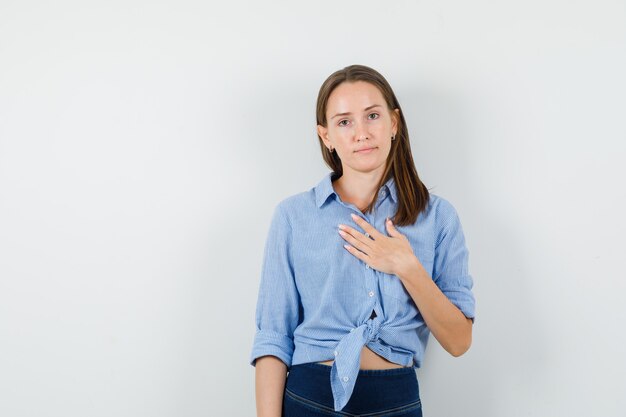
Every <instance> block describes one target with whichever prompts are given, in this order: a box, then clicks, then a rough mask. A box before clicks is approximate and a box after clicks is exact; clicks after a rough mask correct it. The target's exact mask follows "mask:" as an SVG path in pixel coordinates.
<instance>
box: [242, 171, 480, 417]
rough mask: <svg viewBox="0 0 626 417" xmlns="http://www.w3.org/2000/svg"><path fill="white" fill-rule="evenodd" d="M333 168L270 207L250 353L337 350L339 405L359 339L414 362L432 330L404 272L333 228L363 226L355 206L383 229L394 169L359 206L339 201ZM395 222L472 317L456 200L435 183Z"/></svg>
mask: <svg viewBox="0 0 626 417" xmlns="http://www.w3.org/2000/svg"><path fill="white" fill-rule="evenodd" d="M332 175H333V173H332V172H329V173H328V174H327V175H326V176H324V178H323V179H322V180H321V181H320V182H319V184H317V185H316V186H315V187H313V188H311V189H310V190H308V191H305V192H301V193H298V194H295V195H292V196H290V197H287V198H285V199H284V200H282V201H281V202H279V203H278V204H277V206H276V207H275V209H274V214H273V216H272V220H271V224H270V227H269V234H268V236H267V240H266V243H265V251H264V259H263V265H262V268H261V283H260V289H259V295H258V302H257V308H256V335H255V338H254V344H253V348H252V354H251V357H250V363H251V364H252V365H255V364H256V359H257V358H259V357H261V356H264V355H273V356H276V357H277V358H279V359H280V360H282V361H283V362H284V363H285V364H286V365H287V367H290V366H292V365H297V364H301V363H307V362H320V361H326V360H334V362H333V365H332V369H331V377H330V384H331V388H332V392H333V397H334V403H335V404H334V407H335V410H336V411H339V410H341V409H343V407H344V406H345V405H346V403H347V402H348V400H349V399H350V396H351V395H352V391H353V389H354V384H355V382H356V377H357V375H358V371H359V365H360V355H361V350H362V348H363V346H367V347H368V348H370V349H371V350H372V351H374V352H375V353H377V354H378V355H380V356H382V357H384V358H385V359H387V360H389V361H391V362H394V363H397V364H400V365H404V366H413V367H415V368H418V367H420V365H421V363H422V358H423V356H424V350H425V348H426V343H427V342H428V337H429V335H430V331H429V329H428V327H427V326H426V324H425V322H424V319H423V317H422V315H421V314H420V312H419V310H418V309H417V307H416V305H415V303H414V302H413V299H412V298H411V296H410V295H409V293H408V292H407V291H406V289H405V288H404V286H403V285H402V282H401V281H400V279H399V278H398V277H397V276H395V275H390V274H386V273H383V272H380V271H377V270H375V269H373V268H370V267H369V266H368V265H367V264H366V263H365V262H363V261H362V260H360V259H358V258H357V257H355V256H354V255H352V254H351V253H350V252H348V251H347V250H346V249H345V248H344V247H343V245H344V244H345V243H347V242H346V241H345V240H344V239H343V238H342V237H341V235H339V233H338V232H337V230H338V228H337V226H338V225H339V224H346V225H350V226H351V227H353V228H355V229H356V230H359V231H361V232H362V233H365V231H364V230H362V229H361V227H360V226H358V225H357V224H356V223H355V222H354V220H352V218H351V216H350V214H351V213H355V214H357V215H359V216H361V217H362V218H363V219H365V220H366V221H367V222H368V223H370V224H371V225H372V226H373V227H375V228H376V229H377V230H378V231H379V232H381V233H383V234H385V235H386V236H388V233H387V229H386V227H385V224H384V221H385V218H386V217H390V218H391V217H393V215H394V214H395V212H396V210H397V207H398V205H397V204H398V200H397V193H396V186H395V183H394V180H393V178H392V179H390V180H389V181H387V183H385V184H384V186H383V187H382V189H381V190H380V192H379V194H378V200H377V201H376V204H375V210H374V211H373V212H372V213H369V214H364V213H362V212H361V211H360V210H359V209H358V208H357V207H356V206H355V205H353V204H350V203H345V202H343V201H341V199H340V198H339V196H338V195H337V193H335V190H334V188H333V186H332V182H331V180H332V179H333V177H332ZM396 228H397V229H398V231H399V232H400V233H402V234H404V235H405V236H406V237H407V238H408V240H409V242H410V244H411V247H412V249H413V253H414V254H415V255H416V256H417V258H418V259H419V260H420V262H421V264H422V265H423V266H424V268H425V269H426V271H427V272H428V273H429V274H430V276H431V277H432V279H433V280H434V282H435V284H436V285H437V286H438V287H439V289H440V290H441V291H442V292H443V293H444V294H445V295H446V296H447V297H448V299H449V300H450V301H451V302H452V303H453V304H454V305H456V306H457V307H458V308H459V309H460V310H461V311H462V312H463V314H464V315H465V316H466V317H469V318H472V320H473V319H474V308H475V300H474V296H473V294H472V291H471V289H472V285H473V280H472V277H471V275H470V274H469V272H468V250H467V247H466V245H465V238H464V235H463V230H462V228H461V223H460V221H459V217H458V215H457V212H456V210H455V209H454V207H453V206H452V205H451V204H450V203H449V202H448V201H447V200H445V199H443V198H442V197H438V196H436V195H434V194H432V193H431V194H430V200H429V202H428V206H427V208H426V211H425V212H422V213H420V215H419V216H418V219H417V221H416V222H415V223H414V224H412V225H407V226H396ZM372 311H373V312H375V314H372Z"/></svg>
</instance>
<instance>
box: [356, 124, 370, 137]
mask: <svg viewBox="0 0 626 417" xmlns="http://www.w3.org/2000/svg"><path fill="white" fill-rule="evenodd" d="M367 137H368V136H367V126H366V125H365V123H356V124H355V126H354V138H355V139H356V140H365V139H367Z"/></svg>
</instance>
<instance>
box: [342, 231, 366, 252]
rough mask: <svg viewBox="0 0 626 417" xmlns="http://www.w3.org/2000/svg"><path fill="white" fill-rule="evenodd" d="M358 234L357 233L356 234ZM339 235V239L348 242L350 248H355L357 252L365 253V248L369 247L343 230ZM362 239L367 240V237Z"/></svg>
mask: <svg viewBox="0 0 626 417" xmlns="http://www.w3.org/2000/svg"><path fill="white" fill-rule="evenodd" d="M357 233H358V232H357ZM339 234H340V235H341V237H343V238H344V239H345V240H346V241H347V242H349V243H350V244H351V245H352V246H354V247H355V248H357V249H358V250H360V251H362V252H365V251H366V248H368V247H369V246H367V244H365V242H364V241H361V240H359V239H357V238H356V237H354V236H352V235H351V234H350V233H347V232H345V231H343V230H341V229H340V230H339ZM359 234H360V235H361V236H363V235H362V234H361V233H359ZM362 239H368V238H367V237H365V236H363V237H362Z"/></svg>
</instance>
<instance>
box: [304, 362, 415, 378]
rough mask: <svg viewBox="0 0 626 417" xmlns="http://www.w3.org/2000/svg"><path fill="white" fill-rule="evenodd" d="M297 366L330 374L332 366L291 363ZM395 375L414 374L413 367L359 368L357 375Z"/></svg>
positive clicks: (312, 363)
mask: <svg viewBox="0 0 626 417" xmlns="http://www.w3.org/2000/svg"><path fill="white" fill-rule="evenodd" d="M296 366H299V367H302V368H308V369H311V370H313V371H317V372H325V373H328V374H330V370H331V369H332V366H330V365H325V364H322V363H317V362H309V363H301V364H298V365H293V366H292V368H294V367H296ZM397 375H415V368H413V367H412V366H405V367H402V368H391V369H359V374H358V376H359V377H362V376H381V377H382V376H397Z"/></svg>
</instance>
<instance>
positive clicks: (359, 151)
mask: <svg viewBox="0 0 626 417" xmlns="http://www.w3.org/2000/svg"><path fill="white" fill-rule="evenodd" d="M374 149H376V147H371V148H363V149H361V150H358V151H355V152H356V153H371V152H372V151H373V150H374Z"/></svg>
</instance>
